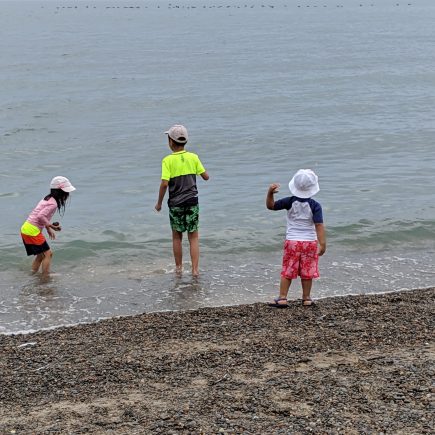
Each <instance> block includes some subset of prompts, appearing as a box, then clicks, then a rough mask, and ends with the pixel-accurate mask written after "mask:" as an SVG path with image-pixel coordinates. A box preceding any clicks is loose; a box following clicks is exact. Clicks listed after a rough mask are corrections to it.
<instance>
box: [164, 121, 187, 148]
mask: <svg viewBox="0 0 435 435" xmlns="http://www.w3.org/2000/svg"><path fill="white" fill-rule="evenodd" d="M165 134H167V135H168V136H169V137H170V138H171V139H172V140H175V142H178V143H181V144H185V143H187V140H188V139H189V138H188V136H187V128H186V127H185V126H184V125H181V124H175V125H173V126H172V127H171V128H170V129H169V130H168V131H165Z"/></svg>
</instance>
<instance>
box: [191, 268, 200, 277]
mask: <svg viewBox="0 0 435 435" xmlns="http://www.w3.org/2000/svg"><path fill="white" fill-rule="evenodd" d="M192 276H193V277H194V278H198V276H199V270H198V269H192Z"/></svg>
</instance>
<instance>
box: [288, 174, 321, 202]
mask: <svg viewBox="0 0 435 435" xmlns="http://www.w3.org/2000/svg"><path fill="white" fill-rule="evenodd" d="M318 180H319V178H318V177H317V175H316V174H315V173H314V172H313V171H312V170H311V169H299V171H298V172H296V174H295V175H294V176H293V178H292V179H291V180H290V183H288V188H289V189H290V192H291V193H292V194H293V195H294V196H297V197H298V198H310V197H312V196H313V195H315V194H316V193H317V192H318V191H319V190H320V187H319V181H318Z"/></svg>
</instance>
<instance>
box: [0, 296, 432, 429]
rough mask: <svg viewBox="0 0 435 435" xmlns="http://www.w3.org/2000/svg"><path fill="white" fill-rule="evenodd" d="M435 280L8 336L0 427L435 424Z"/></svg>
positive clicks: (1, 339)
mask: <svg viewBox="0 0 435 435" xmlns="http://www.w3.org/2000/svg"><path fill="white" fill-rule="evenodd" d="M434 300H435V289H434V288H430V289H421V290H413V291H406V292H396V293H389V294H384V295H366V296H347V297H343V298H330V299H324V300H321V301H319V302H318V304H317V305H316V307H314V308H304V307H302V306H301V305H300V302H296V301H294V302H292V303H291V305H290V307H289V308H288V309H279V310H278V309H273V308H269V307H268V306H267V304H253V305H243V306H236V307H220V308H204V309H200V310H197V311H189V312H170V313H155V314H143V315H139V316H134V317H124V318H117V319H109V320H104V321H101V322H98V323H95V324H88V325H78V326H74V327H68V328H59V329H55V330H51V331H41V332H38V333H34V334H28V335H14V336H0V351H1V359H0V433H1V434H3V433H6V434H9V433H16V434H21V433H22V434H30V433H32V434H33V433H35V434H38V433H50V434H53V433H54V434H57V433H62V434H65V433H74V434H81V433H96V434H115V433H116V434H144V433H152V434H160V433H161V434H171V433H174V434H175V433H177V434H178V433H185V434H188V433H195V434H199V433H205V434H209V433H246V434H251V433H252V434H269V433H273V434H289V433H291V434H299V433H300V434H305V433H310V432H312V433H322V434H323V433H324V434H360V433H377V434H380V433H384V434H406V435H409V434H424V433H427V434H429V433H434V431H435V427H434V402H433V398H432V396H431V393H432V392H433V379H434V378H435V376H434V355H435V346H434V340H433V321H434V316H433V311H434V306H435V305H434Z"/></svg>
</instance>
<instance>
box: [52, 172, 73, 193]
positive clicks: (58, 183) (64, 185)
mask: <svg viewBox="0 0 435 435" xmlns="http://www.w3.org/2000/svg"><path fill="white" fill-rule="evenodd" d="M50 189H61V190H63V191H64V192H73V191H74V190H76V188H75V187H74V186H73V185H72V184H71V182H70V181H69V180H68V178H66V177H62V176H61V175H58V176H57V177H54V178H53V179H52V180H51V182H50Z"/></svg>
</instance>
